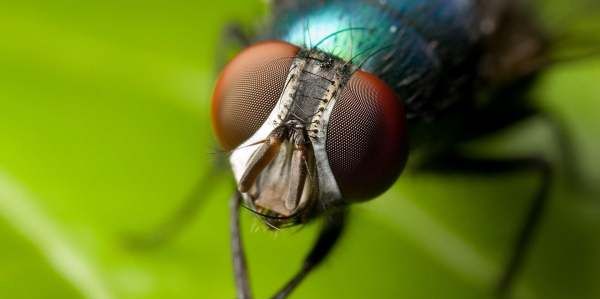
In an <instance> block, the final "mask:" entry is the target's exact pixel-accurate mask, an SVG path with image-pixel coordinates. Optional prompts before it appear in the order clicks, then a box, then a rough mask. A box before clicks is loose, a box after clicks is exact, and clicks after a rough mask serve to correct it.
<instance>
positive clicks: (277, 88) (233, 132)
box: [211, 41, 299, 150]
mask: <svg viewBox="0 0 600 299" xmlns="http://www.w3.org/2000/svg"><path fill="white" fill-rule="evenodd" d="M298 50H299V48H298V47H296V46H294V45H291V44H288V43H285V42H282V41H265V42H260V43H257V44H255V45H253V46H250V47H248V48H246V49H245V50H244V51H242V52H241V53H239V54H238V55H237V56H236V57H235V58H234V59H233V60H232V61H231V62H229V64H227V66H226V67H225V68H224V69H223V71H222V72H221V75H220V76H219V79H218V81H217V84H216V87H215V91H214V93H213V99H212V111H211V114H212V125H213V129H214V131H215V134H216V136H217V139H218V140H219V142H220V144H221V146H222V147H223V149H225V150H232V149H234V148H236V147H237V146H238V145H240V144H241V143H242V142H244V141H245V140H246V139H248V138H250V137H251V136H252V134H254V133H255V132H256V131H257V130H258V129H259V128H260V126H261V125H262V124H263V123H264V122H265V121H266V120H267V118H268V116H269V114H270V113H271V111H272V110H273V108H274V107H275V104H276V103H277V100H278V99H279V96H280V95H281V93H282V91H283V88H284V85H285V82H286V79H287V76H288V74H289V71H290V67H291V65H292V62H293V59H294V57H295V56H296V54H297V53H298Z"/></svg>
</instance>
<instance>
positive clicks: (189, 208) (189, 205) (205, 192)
mask: <svg viewBox="0 0 600 299" xmlns="http://www.w3.org/2000/svg"><path fill="white" fill-rule="evenodd" d="M225 166H226V164H225V158H224V157H223V155H221V154H218V155H217V158H216V160H215V161H214V162H213V165H212V168H211V169H210V170H209V171H207V172H206V173H205V174H203V176H202V177H201V178H200V179H199V180H198V182H197V183H196V185H195V186H194V188H193V189H192V190H191V192H190V193H189V195H188V196H187V198H186V199H185V200H184V201H183V203H182V204H181V205H180V206H179V207H178V208H177V210H175V212H174V213H173V214H172V215H170V216H169V217H167V218H166V220H165V221H164V222H163V223H161V224H159V225H158V226H157V227H156V228H154V229H153V230H152V231H150V232H149V233H147V234H145V235H140V236H133V237H130V238H128V240H127V241H128V245H130V246H131V247H133V248H135V249H152V248H156V247H159V246H161V245H164V244H166V243H168V242H169V241H171V240H172V239H173V238H174V237H176V236H177V234H179V233H180V232H181V231H182V230H183V229H184V228H185V227H186V226H187V225H188V224H189V223H190V221H192V220H193V219H194V218H195V217H196V215H197V214H198V211H199V210H200V208H201V207H202V203H203V199H204V198H206V197H209V196H210V193H211V191H212V190H213V189H214V188H212V186H213V185H214V182H215V180H216V179H218V178H219V177H220V176H222V175H223V174H224V173H225V171H224V170H225V169H226V168H225Z"/></svg>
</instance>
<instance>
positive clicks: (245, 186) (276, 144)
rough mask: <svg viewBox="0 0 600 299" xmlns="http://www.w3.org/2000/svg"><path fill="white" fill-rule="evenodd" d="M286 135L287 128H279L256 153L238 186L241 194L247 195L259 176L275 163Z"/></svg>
mask: <svg viewBox="0 0 600 299" xmlns="http://www.w3.org/2000/svg"><path fill="white" fill-rule="evenodd" d="M286 135H287V128H286V127H284V126H279V127H277V128H275V130H273V132H271V134H270V135H269V137H268V138H267V139H266V140H265V142H264V143H263V144H262V145H261V146H260V147H259V148H258V150H256V151H255V152H254V154H253V155H252V158H251V159H250V161H249V164H248V167H247V168H246V171H245V172H244V174H243V175H242V178H241V179H240V182H239V184H238V189H239V190H240V192H242V193H245V192H248V191H249V190H250V188H251V187H252V185H253V184H254V182H255V181H256V178H257V177H258V175H259V174H260V173H261V172H262V171H263V170H264V169H265V167H267V165H269V163H271V161H273V159H274V158H275V156H276V155H277V153H278V152H279V149H280V147H281V144H282V143H283V141H284V140H285V137H286Z"/></svg>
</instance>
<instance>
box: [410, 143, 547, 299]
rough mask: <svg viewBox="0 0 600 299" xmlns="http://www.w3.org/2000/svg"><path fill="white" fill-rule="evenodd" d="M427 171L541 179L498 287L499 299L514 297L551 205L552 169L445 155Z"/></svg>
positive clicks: (525, 161) (539, 162)
mask: <svg viewBox="0 0 600 299" xmlns="http://www.w3.org/2000/svg"><path fill="white" fill-rule="evenodd" d="M421 169H422V170H425V171H436V172H441V173H460V174H488V175H489V174H502V173H510V172H516V171H531V172H535V173H537V174H538V175H539V176H540V184H539V187H538V188H537V191H536V193H535V197H534V198H533V200H532V201H531V204H530V206H529V210H528V211H527V214H526V216H525V219H524V221H523V223H522V224H521V226H520V229H519V232H518V234H517V236H516V238H515V240H514V243H513V245H512V252H511V255H510V258H509V260H508V262H507V264H506V266H505V268H504V270H503V272H502V274H501V276H500V279H499V281H498V284H497V286H496V295H497V296H498V298H506V297H508V296H509V295H510V291H511V287H512V285H513V283H514V280H515V277H516V276H517V275H518V274H519V270H520V269H521V268H522V266H523V263H524V261H525V258H526V255H527V253H528V251H529V250H530V247H531V245H532V243H533V239H534V237H535V234H536V231H537V230H538V228H539V226H540V222H541V220H542V216H543V214H544V210H545V208H546V204H547V201H548V198H549V196H548V191H549V189H550V186H551V182H552V167H551V165H550V163H548V162H547V161H546V160H545V159H543V158H539V157H523V158H508V159H482V158H471V157H467V156H465V155H462V154H460V153H457V152H452V153H450V154H445V155H443V156H441V157H438V158H435V159H432V160H430V161H428V162H426V163H425V164H424V165H422V167H421Z"/></svg>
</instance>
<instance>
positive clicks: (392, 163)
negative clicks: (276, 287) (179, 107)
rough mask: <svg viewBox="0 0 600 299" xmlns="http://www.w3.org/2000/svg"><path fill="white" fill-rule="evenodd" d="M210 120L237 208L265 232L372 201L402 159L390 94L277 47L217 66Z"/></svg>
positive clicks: (352, 71)
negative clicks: (258, 220) (257, 217)
mask: <svg viewBox="0 0 600 299" xmlns="http://www.w3.org/2000/svg"><path fill="white" fill-rule="evenodd" d="M212 117H213V128H214V130H215V133H216V136H217V138H218V140H219V142H220V143H221V145H222V146H223V148H224V149H225V150H228V151H232V154H231V156H230V164H231V167H232V170H233V173H234V176H235V178H236V181H237V185H238V186H237V188H238V191H239V192H240V193H242V195H243V197H244V201H245V204H246V205H247V206H248V207H250V208H251V209H253V210H254V211H255V212H257V213H258V214H261V215H263V219H264V220H265V222H267V224H269V225H271V226H273V227H281V226H284V225H290V224H296V223H303V222H306V221H308V220H309V219H310V218H311V217H314V216H315V215H318V214H319V213H322V212H325V211H327V210H328V209H332V208H336V207H339V206H341V205H345V204H349V203H352V202H356V201H362V200H366V199H370V198H373V197H375V196H377V195H378V194H380V193H382V192H383V191H385V190H386V189H387V188H388V187H389V186H390V185H391V184H392V183H393V182H394V181H395V179H396V178H397V176H398V175H399V173H400V171H401V170H402V167H403V166H404V162H405V160H406V156H407V142H406V129H405V116H404V110H403V108H402V105H401V104H400V101H399V99H398V98H397V97H396V95H395V93H394V92H393V90H392V89H391V88H389V87H388V86H387V85H386V84H385V83H384V82H383V81H381V80H380V79H378V78H377V77H375V76H374V75H372V74H369V73H366V72H363V71H361V70H357V69H356V67H354V66H353V65H352V64H350V63H347V62H344V61H342V60H339V59H337V58H334V57H332V56H330V55H328V54H325V53H322V52H319V51H315V50H302V49H300V48H298V47H296V46H293V45H291V44H288V43H285V42H281V41H267V42H262V43H258V44H256V45H253V46H251V47H249V48H247V49H245V50H244V51H242V52H241V53H240V54H239V55H238V56H237V57H235V58H234V59H233V60H232V61H231V62H230V63H229V64H228V65H227V66H226V67H225V69H224V70H223V72H222V73H221V76H220V78H219V80H218V82H217V86H216V88H215V92H214V96H213V106H212Z"/></svg>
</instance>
